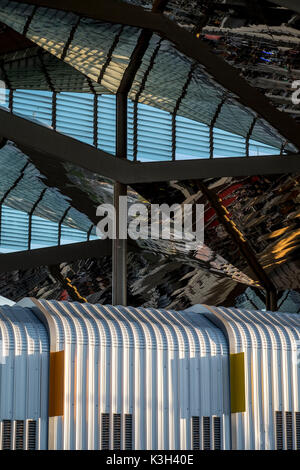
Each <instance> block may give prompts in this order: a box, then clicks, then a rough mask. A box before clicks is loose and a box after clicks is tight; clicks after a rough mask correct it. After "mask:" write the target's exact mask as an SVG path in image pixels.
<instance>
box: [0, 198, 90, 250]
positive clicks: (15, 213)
mask: <svg viewBox="0 0 300 470" xmlns="http://www.w3.org/2000/svg"><path fill="white" fill-rule="evenodd" d="M0 214H1V215H0V217H1V224H0V252H2V253H8V252H14V251H22V250H27V249H28V246H29V215H28V214H27V213H26V212H22V211H19V210H16V209H12V208H11V207H8V206H5V205H2V209H1V211H0ZM87 237H88V235H87V232H84V231H82V230H78V229H75V228H72V227H68V226H66V225H62V226H61V239H60V244H61V245H64V244H69V243H76V242H83V241H86V240H87ZM58 238H59V224H58V223H56V222H52V221H50V220H47V219H44V218H42V217H38V216H35V215H33V216H32V222H31V239H30V248H31V249H37V248H44V247H48V246H57V245H58ZM97 238H98V237H96V236H93V235H91V236H90V240H93V239H97Z"/></svg>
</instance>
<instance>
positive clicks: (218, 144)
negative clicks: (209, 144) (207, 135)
mask: <svg viewBox="0 0 300 470" xmlns="http://www.w3.org/2000/svg"><path fill="white" fill-rule="evenodd" d="M213 134H214V153H213V156H214V158H218V157H219V158H220V157H241V156H243V155H245V152H246V140H245V138H244V137H241V136H239V135H234V134H230V132H226V131H222V130H220V129H217V128H214V131H213Z"/></svg>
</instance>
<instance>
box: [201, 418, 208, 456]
mask: <svg viewBox="0 0 300 470" xmlns="http://www.w3.org/2000/svg"><path fill="white" fill-rule="evenodd" d="M202 426H203V449H204V450H210V418H209V416H203V421H202Z"/></svg>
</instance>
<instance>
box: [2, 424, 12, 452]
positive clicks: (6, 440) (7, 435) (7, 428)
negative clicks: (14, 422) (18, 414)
mask: <svg viewBox="0 0 300 470" xmlns="http://www.w3.org/2000/svg"><path fill="white" fill-rule="evenodd" d="M11 431H12V429H11V421H9V420H8V419H4V420H3V423H2V450H10V449H11V441H12V439H11V437H12V436H11Z"/></svg>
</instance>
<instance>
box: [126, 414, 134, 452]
mask: <svg viewBox="0 0 300 470" xmlns="http://www.w3.org/2000/svg"><path fill="white" fill-rule="evenodd" d="M125 450H132V415H125Z"/></svg>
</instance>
